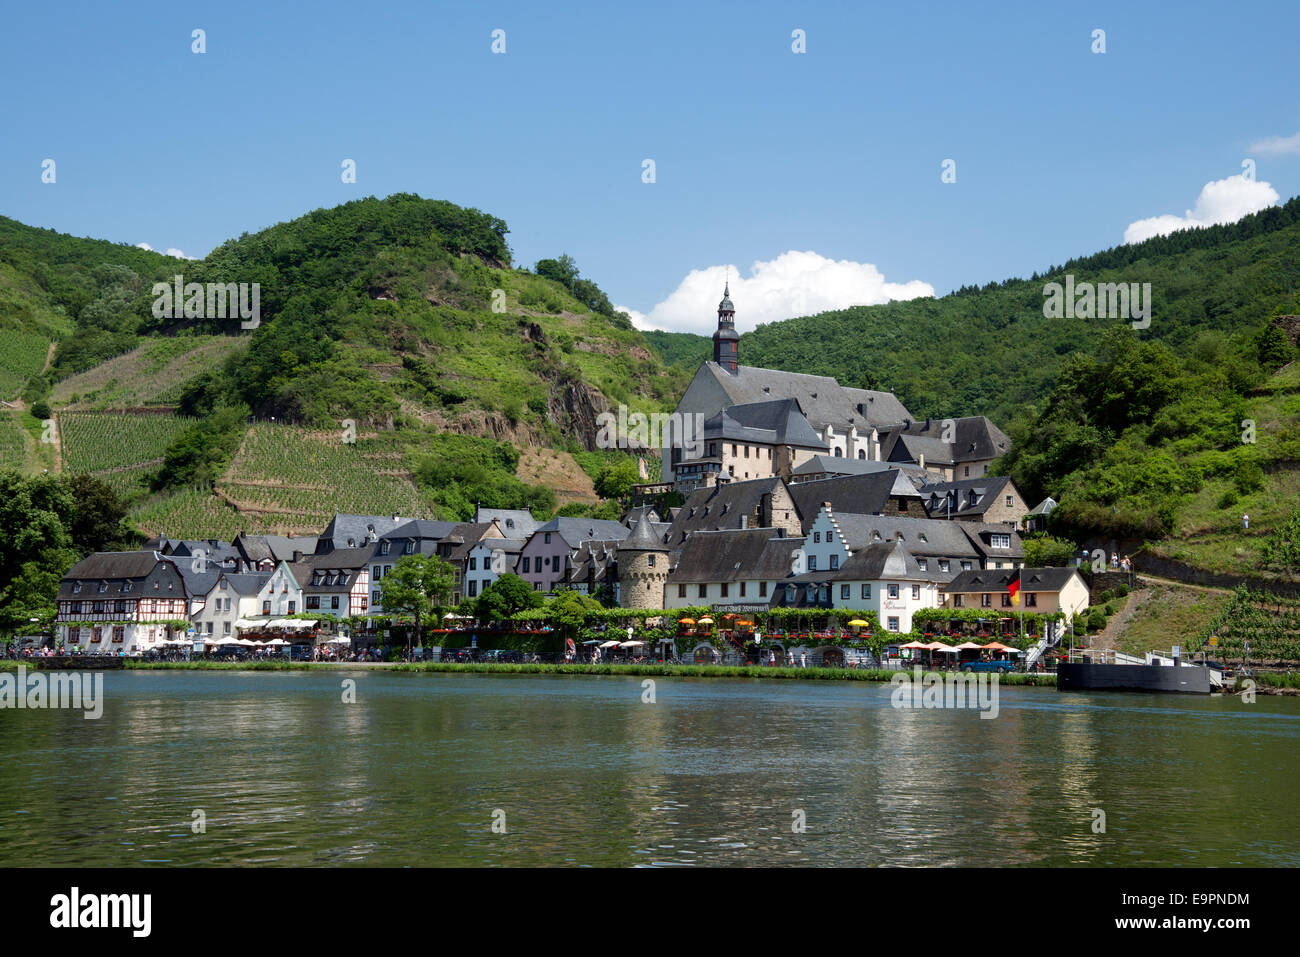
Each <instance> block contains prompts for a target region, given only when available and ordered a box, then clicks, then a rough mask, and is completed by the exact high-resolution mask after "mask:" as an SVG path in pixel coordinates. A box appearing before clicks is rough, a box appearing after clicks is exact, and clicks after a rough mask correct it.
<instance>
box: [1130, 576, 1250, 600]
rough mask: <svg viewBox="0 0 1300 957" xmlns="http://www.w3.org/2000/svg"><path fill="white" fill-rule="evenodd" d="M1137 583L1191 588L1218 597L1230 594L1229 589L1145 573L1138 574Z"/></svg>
mask: <svg viewBox="0 0 1300 957" xmlns="http://www.w3.org/2000/svg"><path fill="white" fill-rule="evenodd" d="M1138 581H1139V582H1143V581H1147V582H1150V583H1151V584H1153V585H1175V586H1177V587H1179V588H1191V589H1194V590H1196V591H1208V592H1214V593H1216V594H1220V595H1230V594H1232V591H1233V590H1232V589H1231V588H1220V587H1219V586H1217V585H1195V584H1193V583H1192V582H1185V581H1183V580H1182V579H1180V578H1160V577H1158V576H1156V575H1148V574H1147V573H1146V572H1139V573H1138Z"/></svg>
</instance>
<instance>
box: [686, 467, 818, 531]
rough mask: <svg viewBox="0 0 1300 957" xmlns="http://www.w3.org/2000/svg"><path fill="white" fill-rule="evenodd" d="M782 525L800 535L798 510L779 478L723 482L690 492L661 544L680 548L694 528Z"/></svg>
mask: <svg viewBox="0 0 1300 957" xmlns="http://www.w3.org/2000/svg"><path fill="white" fill-rule="evenodd" d="M737 528H782V529H785V531H786V533H787V534H791V535H798V534H800V516H799V509H798V508H797V507H796V506H795V504H794V500H793V499H792V498H791V497H790V491H789V489H787V488H786V485H785V483H784V482H783V481H781V480H780V479H779V478H766V479H751V480H749V481H747V482H745V481H741V482H725V483H721V484H718V485H712V486H709V487H708V488H699V489H696V490H695V491H694V492H692V493H691V495H690V497H689V498H688V499H687V500H686V503H685V504H684V505H682V506H681V508H680V509H679V510H678V511H677V512H676V513H675V517H674V518H673V520H672V523H671V524H670V525H669V526H668V530H667V533H666V534H667V538H666V539H665V543H666V544H667V545H668V546H669V547H670V548H673V549H677V548H680V547H681V545H682V543H683V542H685V541H686V539H687V537H688V536H689V535H690V534H691V533H692V532H696V531H719V530H722V529H737Z"/></svg>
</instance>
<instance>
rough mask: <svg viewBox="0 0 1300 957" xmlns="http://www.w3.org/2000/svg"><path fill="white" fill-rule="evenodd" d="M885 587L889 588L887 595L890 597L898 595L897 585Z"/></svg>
mask: <svg viewBox="0 0 1300 957" xmlns="http://www.w3.org/2000/svg"><path fill="white" fill-rule="evenodd" d="M887 587H888V588H889V597H890V598H897V597H898V586H897V585H889V586H887Z"/></svg>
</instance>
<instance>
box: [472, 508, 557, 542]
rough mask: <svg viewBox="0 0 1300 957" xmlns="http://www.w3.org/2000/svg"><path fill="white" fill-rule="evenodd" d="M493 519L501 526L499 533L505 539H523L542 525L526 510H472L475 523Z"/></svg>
mask: <svg viewBox="0 0 1300 957" xmlns="http://www.w3.org/2000/svg"><path fill="white" fill-rule="evenodd" d="M493 519H496V520H497V523H498V524H499V525H500V526H501V533H502V534H503V535H505V536H506V538H519V539H525V538H527V537H528V536H529V535H531V534H533V532H535V531H537V528H538V526H540V525H541V524H542V523H541V522H539V521H538V520H537V519H535V518H533V513H532V512H530V511H528V509H526V508H477V509H475V510H474V521H475V522H490V521H492V520H493Z"/></svg>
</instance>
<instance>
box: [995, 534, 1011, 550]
mask: <svg viewBox="0 0 1300 957" xmlns="http://www.w3.org/2000/svg"><path fill="white" fill-rule="evenodd" d="M990 543H991V544H992V545H993V547H994V548H1010V547H1011V536H1010V535H1009V534H1003V533H1001V532H994V533H993V535H992V536H991V539H990Z"/></svg>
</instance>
